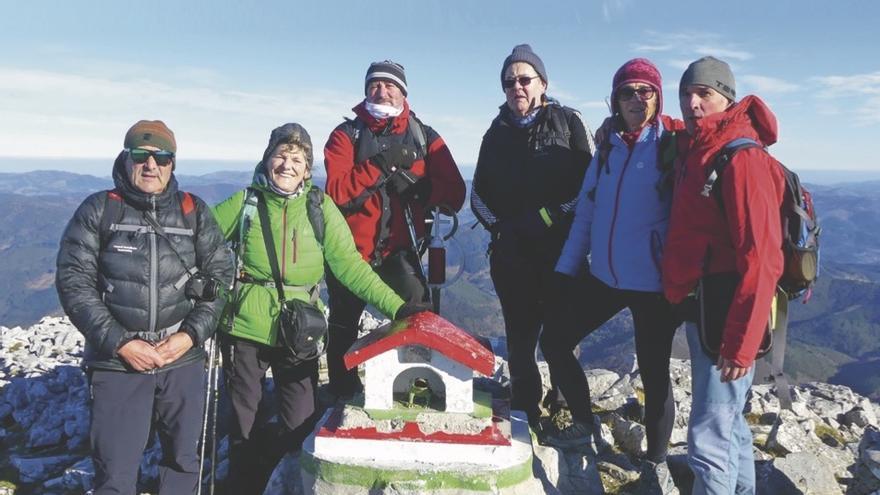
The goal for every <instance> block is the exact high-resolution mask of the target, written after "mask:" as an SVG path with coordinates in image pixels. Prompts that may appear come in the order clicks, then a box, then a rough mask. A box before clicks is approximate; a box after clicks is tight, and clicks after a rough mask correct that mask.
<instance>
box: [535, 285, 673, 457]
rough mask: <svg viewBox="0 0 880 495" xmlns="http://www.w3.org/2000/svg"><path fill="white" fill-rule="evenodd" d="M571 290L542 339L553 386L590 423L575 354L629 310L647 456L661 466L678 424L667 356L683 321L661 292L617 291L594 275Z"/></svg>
mask: <svg viewBox="0 0 880 495" xmlns="http://www.w3.org/2000/svg"><path fill="white" fill-rule="evenodd" d="M573 289H574V290H571V291H569V294H568V295H567V296H565V297H563V298H561V299H559V300H558V301H557V305H558V306H559V307H558V308H557V310H556V311H555V312H554V317H553V318H552V319H551V320H550V321H549V322H548V323H547V325H545V327H544V333H543V334H542V335H541V351H542V352H543V353H544V358H545V359H546V360H547V364H548V366H549V368H550V378H551V380H552V381H553V384H554V386H556V387H559V390H560V391H561V392H562V394H563V395H564V396H565V398H566V401H567V402H568V407H569V409H570V410H571V414H572V416H573V417H574V418H575V419H578V420H580V421H584V422H591V421H592V419H593V418H592V411H591V409H590V387H589V385H588V384H587V379H586V377H585V376H584V371H583V369H582V368H581V365H580V363H579V362H578V360H577V358H576V357H575V356H574V353H573V351H574V349H575V348H576V347H577V346H578V344H579V343H580V341H581V340H583V339H584V338H585V337H586V336H587V335H589V334H590V333H592V332H593V331H594V330H596V329H597V328H599V327H600V326H602V324H603V323H605V322H606V321H608V320H609V319H610V318H611V317H612V316H614V315H616V314H617V313H618V312H620V311H621V310H622V309H624V308H629V309H630V311H631V312H632V317H633V324H634V326H635V344H636V359H637V360H638V364H639V373H640V374H641V377H642V384H643V385H644V387H645V430H646V433H647V440H648V452H647V457H648V459H650V460H652V461H655V462H660V461H662V460H663V459H665V458H666V451H667V448H668V446H669V437H670V436H671V435H672V424H673V421H674V420H675V404H674V402H673V397H672V383H671V382H670V379H669V357H670V355H671V353H672V338H673V337H674V336H675V330H676V328H677V327H678V325H679V324H680V323H681V322H680V321H678V320H677V319H676V318H675V316H674V315H673V313H672V307H671V305H670V304H669V303H668V302H667V301H666V299H665V298H664V297H663V295H662V294H660V293H657V292H641V291H632V290H620V289H614V288H612V287H609V286H607V285H605V284H604V283H602V282H601V281H600V280H598V279H596V278H595V277H593V276H592V275H587V276H586V277H585V278H581V279H578V280H577V281H575V283H574V287H573Z"/></svg>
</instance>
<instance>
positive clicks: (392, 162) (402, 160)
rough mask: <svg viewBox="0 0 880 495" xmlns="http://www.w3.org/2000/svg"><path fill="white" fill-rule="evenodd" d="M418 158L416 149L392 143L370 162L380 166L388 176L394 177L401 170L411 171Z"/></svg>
mask: <svg viewBox="0 0 880 495" xmlns="http://www.w3.org/2000/svg"><path fill="white" fill-rule="evenodd" d="M417 156H418V154H417V153H416V150H415V148H412V147H409V146H406V145H404V144H401V143H392V144H391V146H389V147H388V148H387V149H385V150H383V151H380V152H379V153H376V154H375V155H373V156H372V157H371V158H370V161H372V162H373V163H375V164H376V165H378V166H379V168H381V169H382V171H383V172H385V174H386V175H392V174H394V173H395V172H397V171H398V170H399V169H403V170H409V169H411V168H412V166H413V162H415V161H416V157H417Z"/></svg>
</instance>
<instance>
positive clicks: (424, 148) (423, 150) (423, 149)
mask: <svg viewBox="0 0 880 495" xmlns="http://www.w3.org/2000/svg"><path fill="white" fill-rule="evenodd" d="M407 128H409V132H410V133H412V136H413V139H414V140H415V142H416V146H417V147H418V148H419V149H418V154H419V156H425V155H427V154H428V138H427V136H426V134H425V128H424V125H423V124H422V122H421V121H420V120H419V119H417V118H416V116H415V115H413V114H412V113H410V114H409V124H408V125H407Z"/></svg>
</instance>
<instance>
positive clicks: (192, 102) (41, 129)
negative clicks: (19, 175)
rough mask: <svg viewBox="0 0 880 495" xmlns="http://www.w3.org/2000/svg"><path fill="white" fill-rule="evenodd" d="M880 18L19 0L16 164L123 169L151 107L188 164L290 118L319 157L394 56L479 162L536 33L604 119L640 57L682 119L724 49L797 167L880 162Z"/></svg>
mask: <svg viewBox="0 0 880 495" xmlns="http://www.w3.org/2000/svg"><path fill="white" fill-rule="evenodd" d="M878 20H880V2H873V1H854V2H808V1H800V2H795V1H783V0H779V1H768V0H763V1H738V2H729V3H724V2H692V1H676V2H658V1H650V2H647V1H635V0H632V1H628V0H613V1H612V0H608V1H586V0H581V1H570V2H553V1H545V2H539V1H537V0H534V1H529V2H519V1H504V2H501V1H481V0H471V1H458V0H447V1H435V0H421V1H412V2H395V1H385V2H365V1H351V2H342V1H338V2H337V1H331V0H324V1H318V2H312V1H296V2H294V1H287V2H268V1H267V2H253V3H251V2H231V1H225V2H224V1H214V2H183V1H169V2H165V1H150V2H128V1H91V2H70V1H64V0H60V1H48V0H46V1H34V2H8V3H7V4H6V5H5V8H4V15H3V16H2V18H0V46H2V47H3V50H2V51H0V171H3V172H10V171H25V169H27V168H28V167H34V166H35V165H34V164H35V163H47V162H45V161H39V160H23V159H22V157H31V158H38V157H55V158H94V159H95V160H94V165H90V166H83V165H82V163H83V162H82V161H80V160H76V161H75V163H76V165H75V167H74V166H73V165H70V166H66V165H65V161H64V160H57V161H52V162H51V163H52V166H53V168H65V167H67V168H69V169H71V170H74V169H75V170H74V171H79V172H84V173H92V174H96V175H107V174H108V173H109V169H110V166H111V162H112V159H113V157H114V156H115V154H116V153H117V152H118V151H119V149H120V148H121V144H122V137H123V135H124V133H125V131H126V129H127V128H128V127H129V126H130V125H131V124H132V123H133V122H135V121H136V120H138V119H141V118H149V119H163V120H165V121H166V122H167V123H168V124H169V126H170V127H171V128H172V129H173V130H174V131H175V133H176V135H177V140H178V155H179V159H180V163H181V168H184V167H185V164H186V161H187V160H188V159H189V160H194V162H193V163H196V162H195V160H196V159H198V163H199V165H198V169H197V170H180V169H179V170H178V171H179V172H182V173H205V172H209V171H212V170H214V169H236V168H237V169H245V168H247V167H249V166H251V164H253V163H256V161H257V160H258V159H259V157H260V156H261V155H262V151H263V148H264V147H265V145H266V141H267V139H268V135H269V131H270V130H271V129H272V128H273V127H275V126H277V125H280V124H282V123H284V122H288V121H296V122H300V123H302V124H303V125H305V127H306V128H307V129H308V130H309V132H310V133H311V135H312V140H313V142H314V145H315V148H316V152H317V153H316V154H317V155H318V156H316V159H318V160H320V159H321V156H320V151H321V148H322V147H323V144H324V142H325V141H326V138H327V136H328V135H329V133H330V131H331V130H332V129H333V127H335V126H336V125H337V124H338V123H339V122H341V121H342V118H343V116H351V112H350V108H351V107H353V106H354V105H355V104H356V103H358V101H360V100H361V99H362V97H363V93H362V91H363V76H364V72H365V70H366V68H367V66H368V65H369V63H370V62H371V61H374V60H382V59H386V58H390V59H393V60H396V61H398V62H400V63H402V64H403V65H404V66H405V67H406V74H407V79H408V84H409V88H410V92H409V93H410V94H409V101H410V104H411V106H412V108H413V109H414V110H415V111H416V113H417V114H418V115H419V116H420V117H422V118H423V120H424V121H426V122H427V123H428V124H429V125H431V126H433V127H434V128H435V129H436V130H437V131H438V132H439V133H440V134H441V135H442V136H443V137H444V138H445V139H446V141H447V143H448V144H449V147H450V149H451V150H452V153H453V155H454V156H455V158H456V160H457V161H458V162H459V163H460V164H463V165H472V164H473V163H474V162H475V161H476V157H477V152H478V150H479V144H480V139H481V137H482V135H483V133H484V132H485V130H486V128H487V127H488V125H489V123H490V121H491V120H492V118H493V117H494V116H495V114H496V113H497V107H498V105H500V104H501V103H502V102H503V94H502V92H501V88H500V83H499V72H500V68H501V62H502V61H503V59H504V57H505V56H506V55H507V54H508V53H509V52H510V50H511V48H512V47H513V46H514V45H515V44H518V43H523V42H526V43H530V44H531V45H532V47H533V49H534V50H535V51H536V52H537V53H538V54H539V55H540V56H541V58H542V59H543V60H544V63H545V65H546V67H547V72H548V76H549V79H550V89H549V91H548V93H549V94H550V95H551V96H555V97H557V98H558V99H559V100H560V101H561V102H562V103H564V104H566V105H568V106H572V107H574V108H576V109H578V110H580V111H581V112H582V113H583V114H584V117H585V119H586V121H587V122H588V124H589V125H590V126H591V127H593V128H595V127H596V126H598V124H599V123H601V121H602V119H603V118H604V117H605V116H606V115H607V113H608V110H607V106H606V104H605V99H606V98H607V96H608V95H609V94H610V90H611V88H610V85H611V78H612V75H613V74H614V71H615V70H616V69H617V68H618V67H619V66H620V65H621V64H622V63H623V62H625V61H626V60H628V59H630V58H633V57H639V56H641V57H648V58H650V59H651V60H653V61H654V62H655V63H656V64H657V65H658V66H659V68H660V70H661V72H662V73H663V76H664V90H665V91H664V93H665V109H664V110H665V111H666V113H669V114H670V115H673V116H679V115H680V111H679V109H678V104H677V103H678V102H677V87H678V79H679V77H680V76H681V73H682V71H683V70H684V68H685V67H686V66H687V64H688V63H689V62H691V61H693V60H695V59H696V58H699V57H700V56H702V55H706V54H712V55H715V56H717V57H719V58H722V59H724V60H726V61H728V62H729V63H730V64H731V66H732V67H733V70H734V73H735V74H736V77H737V86H738V87H737V92H738V94H740V95H745V94H750V93H754V94H758V95H760V96H761V97H762V98H764V99H765V100H766V101H767V102H768V103H769V104H770V106H771V108H772V109H773V110H774V111H775V112H776V114H777V118H778V120H779V127H780V141H779V143H778V144H777V145H775V146H774V147H773V148H772V149H773V151H774V153H775V154H776V156H777V157H778V158H779V159H780V160H782V161H783V162H785V163H786V164H788V165H790V166H792V167H793V168H795V169H796V170H806V169H839V170H871V171H880V159H878V158H875V156H876V153H875V149H876V147H877V144H878V139H877V138H878V135H880V133H878V131H880V56H878V55H877V52H876V49H877V41H876V38H875V36H874V35H873V34H872V33H873V32H874V31H875V30H876V23H877V21H878ZM202 160H209V161H207V162H204V161H202ZM212 160H213V161H212ZM71 163H74V161H72V162H71ZM90 163H91V162H90ZM214 164H216V165H214Z"/></svg>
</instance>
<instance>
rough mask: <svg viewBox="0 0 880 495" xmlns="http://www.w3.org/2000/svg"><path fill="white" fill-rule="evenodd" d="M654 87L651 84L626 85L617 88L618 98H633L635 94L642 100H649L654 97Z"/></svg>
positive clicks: (622, 99) (624, 99) (625, 99)
mask: <svg viewBox="0 0 880 495" xmlns="http://www.w3.org/2000/svg"><path fill="white" fill-rule="evenodd" d="M654 93H655V91H654V88H652V87H651V86H643V87H641V88H630V87H624V88H620V89H619V90H617V98H618V99H619V100H621V101H627V100H631V99H632V98H633V96H635V95H639V99H640V100H642V101H648V100H650V99H651V98H653V97H654Z"/></svg>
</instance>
